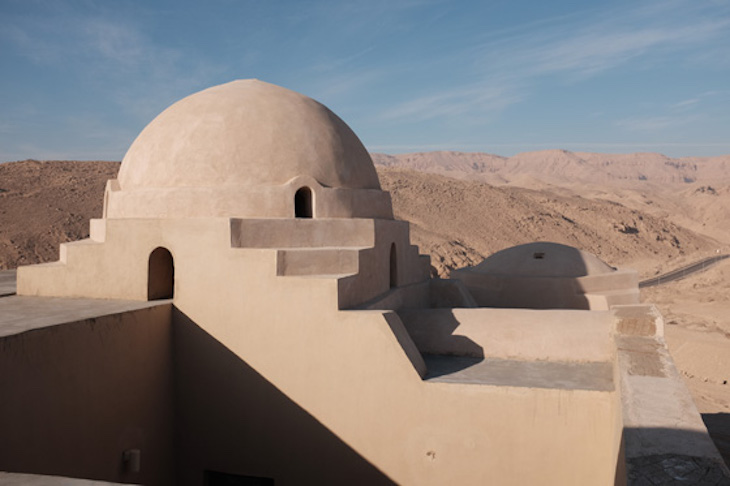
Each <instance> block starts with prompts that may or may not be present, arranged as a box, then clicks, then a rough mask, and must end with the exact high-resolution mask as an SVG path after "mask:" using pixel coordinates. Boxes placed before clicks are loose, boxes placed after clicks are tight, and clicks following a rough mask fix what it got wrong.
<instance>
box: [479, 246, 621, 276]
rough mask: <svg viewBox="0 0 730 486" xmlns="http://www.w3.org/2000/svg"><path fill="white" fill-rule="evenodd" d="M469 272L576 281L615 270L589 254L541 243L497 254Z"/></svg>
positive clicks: (567, 247)
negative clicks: (564, 278) (563, 278)
mask: <svg viewBox="0 0 730 486" xmlns="http://www.w3.org/2000/svg"><path fill="white" fill-rule="evenodd" d="M471 271H472V272H474V273H482V274H490V275H505V276H511V277H568V278H577V277H585V276H587V275H597V274H605V273H610V272H613V271H615V269H614V268H613V267H611V266H609V265H607V264H606V263H605V262H603V261H602V260H600V259H599V258H598V257H596V256H595V255H593V254H592V253H588V252H585V251H582V250H579V249H577V248H573V247H572V246H567V245H561V244H559V243H549V242H545V241H541V242H535V243H527V244H524V245H518V246H513V247H511V248H507V249H505V250H502V251H498V252H497V253H495V254H494V255H492V256H490V257H489V258H487V259H485V260H484V261H483V262H482V263H480V264H479V265H477V266H475V267H474V268H472V269H471Z"/></svg>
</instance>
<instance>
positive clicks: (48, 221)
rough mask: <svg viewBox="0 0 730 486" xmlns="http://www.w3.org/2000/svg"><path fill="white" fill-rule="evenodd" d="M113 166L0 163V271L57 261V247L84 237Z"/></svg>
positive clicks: (96, 213) (97, 213) (98, 209)
mask: <svg viewBox="0 0 730 486" xmlns="http://www.w3.org/2000/svg"><path fill="white" fill-rule="evenodd" d="M117 170H119V163H118V162H69V161H62V162H38V161H24V162H10V163H5V164H0V270H2V269H7V268H15V267H17V266H18V265H27V264H30V263H38V262H45V261H53V260H57V259H58V245H59V243H61V242H63V241H74V240H78V239H81V238H85V237H87V236H88V234H89V219H90V218H98V217H99V216H101V208H102V201H103V194H104V185H105V184H106V181H107V179H110V178H113V177H115V175H116V173H117Z"/></svg>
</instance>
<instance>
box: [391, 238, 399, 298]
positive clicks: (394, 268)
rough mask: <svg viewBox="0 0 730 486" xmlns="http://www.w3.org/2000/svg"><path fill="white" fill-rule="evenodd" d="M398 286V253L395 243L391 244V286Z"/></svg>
mask: <svg viewBox="0 0 730 486" xmlns="http://www.w3.org/2000/svg"><path fill="white" fill-rule="evenodd" d="M397 286H398V253H397V252H396V249H395V243H391V245H390V288H391V289H392V288H394V287H397Z"/></svg>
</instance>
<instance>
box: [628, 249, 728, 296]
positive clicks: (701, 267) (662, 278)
mask: <svg viewBox="0 0 730 486" xmlns="http://www.w3.org/2000/svg"><path fill="white" fill-rule="evenodd" d="M726 258H730V255H715V256H712V257H709V258H705V259H704V260H700V261H698V262H694V263H690V264H689V265H686V266H684V267H681V268H678V269H676V270H672V271H671V272H667V273H663V274H661V275H658V276H656V277H652V278H648V279H646V280H642V281H641V282H639V288H644V287H654V286H656V285H663V284H665V283H669V282H674V281H675V280H679V279H680V278H684V277H686V276H687V275H691V274H693V273H697V272H703V271H705V270H707V269H708V268H710V267H711V266H713V265H715V264H717V263H718V262H719V261H721V260H724V259H726Z"/></svg>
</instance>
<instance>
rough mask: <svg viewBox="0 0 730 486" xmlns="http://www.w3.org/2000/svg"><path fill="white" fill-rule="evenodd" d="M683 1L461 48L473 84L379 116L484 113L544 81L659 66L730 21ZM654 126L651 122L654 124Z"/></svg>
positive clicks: (554, 24) (549, 25) (561, 21)
mask: <svg viewBox="0 0 730 486" xmlns="http://www.w3.org/2000/svg"><path fill="white" fill-rule="evenodd" d="M688 5H689V4H687V3H685V2H672V4H671V5H669V4H666V3H665V4H663V6H664V8H661V7H662V5H660V4H654V5H652V6H650V7H643V8H636V9H634V10H629V11H621V12H620V13H616V12H610V11H605V10H604V11H596V12H594V14H593V15H592V17H590V18H589V19H587V20H586V19H585V18H584V17H578V18H575V17H573V16H568V17H558V18H555V19H553V20H552V21H551V20H545V21H543V22H541V23H539V24H538V25H530V26H529V28H528V31H526V32H514V33H512V34H511V35H508V36H506V37H501V38H499V39H498V40H493V41H486V42H483V43H482V44H480V45H478V46H476V47H473V48H471V49H467V50H466V51H465V54H463V56H462V59H460V61H461V62H462V63H466V64H471V66H472V71H473V76H474V77H477V78H479V80H478V81H476V82H472V83H470V84H468V85H460V86H459V85H456V86H453V87H449V88H446V89H441V90H438V91H436V92H432V93H429V94H425V95H422V96H418V97H413V98H411V99H408V100H406V101H404V102H403V103H401V104H399V105H396V106H394V107H391V108H389V109H387V110H384V111H383V113H382V115H381V116H382V117H383V119H386V120H392V119H411V120H427V119H433V118H438V117H442V116H462V115H466V114H471V115H473V116H487V117H489V116H491V115H493V114H494V113H498V112H499V111H501V110H504V109H505V108H506V107H508V106H510V105H512V104H514V103H518V102H520V101H523V100H526V99H528V98H529V97H530V96H531V93H532V86H533V85H535V84H537V83H539V82H542V81H544V80H545V79H546V78H550V77H552V78H553V79H554V82H558V83H575V82H580V81H582V80H585V79H588V78H591V77H595V76H599V75H600V74H602V73H604V72H607V71H610V70H613V69H616V68H618V67H620V66H624V65H626V64H629V63H631V62H633V61H636V60H642V61H643V62H648V63H661V62H664V57H663V56H664V55H666V54H676V53H678V52H680V53H681V52H685V53H687V57H690V56H689V54H690V53H692V52H695V51H697V50H698V49H701V48H702V47H703V46H706V44H707V43H708V42H709V41H711V40H713V39H716V38H719V37H721V36H722V35H726V34H727V31H728V28H730V18H711V17H709V16H707V15H706V14H705V13H704V12H703V11H702V10H701V9H695V8H693V7H691V6H688ZM673 9H674V10H673ZM668 12H672V14H671V15H669V14H668ZM660 124H661V122H660V121H658V120H655V123H654V125H655V126H658V125H660ZM647 126H649V124H647Z"/></svg>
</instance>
